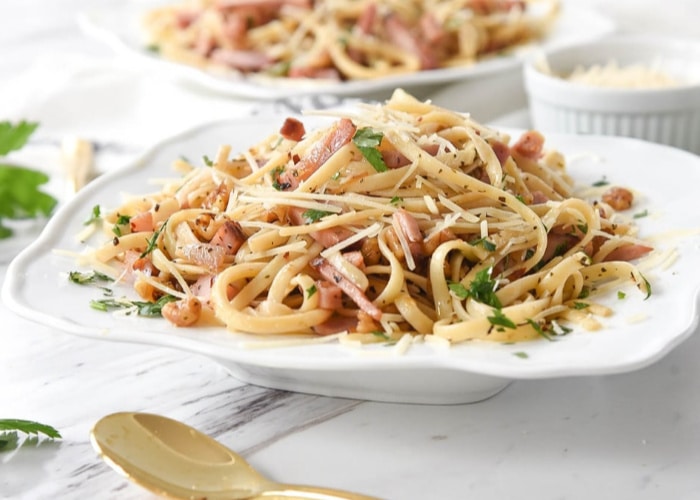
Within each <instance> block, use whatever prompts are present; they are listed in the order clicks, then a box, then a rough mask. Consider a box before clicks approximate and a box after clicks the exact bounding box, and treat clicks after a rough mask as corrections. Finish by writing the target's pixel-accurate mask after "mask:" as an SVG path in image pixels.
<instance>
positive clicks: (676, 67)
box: [524, 35, 700, 154]
mask: <svg viewBox="0 0 700 500" xmlns="http://www.w3.org/2000/svg"><path fill="white" fill-rule="evenodd" d="M543 57H544V59H543ZM543 60H545V61H546V62H547V64H548V66H549V68H548V69H549V70H550V72H547V71H546V70H545V69H544V68H543V65H542V62H543ZM611 61H614V62H616V63H617V64H618V65H619V67H620V68H625V67H628V66H630V65H642V66H643V67H645V68H654V69H656V70H658V71H660V72H661V73H663V74H664V75H668V76H669V77H671V78H673V79H674V80H677V81H679V82H682V83H681V84H679V85H676V86H668V87H659V88H641V87H634V88H619V87H602V86H593V85H589V84H585V83H576V82H572V81H570V80H568V79H566V78H565V77H566V76H568V75H570V74H571V72H572V71H573V70H574V69H575V68H576V67H580V66H583V67H584V68H590V67H591V66H593V65H603V66H604V65H606V64H608V63H610V62H611ZM524 83H525V90H526V93H527V96H528V101H529V108H530V115H531V118H532V124H533V125H534V127H535V128H537V129H539V130H542V131H543V132H547V131H551V132H569V133H584V134H603V135H619V136H627V137H636V138H639V139H644V140H647V141H653V142H658V143H661V144H667V145H670V146H675V147H678V148H682V149H686V150H688V151H691V152H693V153H696V154H700V40H697V41H691V40H678V39H671V38H668V37H652V36H633V35H615V36H610V37H606V38H603V39H600V40H596V41H591V42H586V43H583V44H576V45H570V46H567V47H559V48H556V49H553V50H550V51H546V52H544V53H541V54H538V55H537V56H535V57H532V58H531V59H529V60H528V61H527V62H526V63H525V65H524Z"/></svg>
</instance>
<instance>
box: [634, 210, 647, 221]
mask: <svg viewBox="0 0 700 500" xmlns="http://www.w3.org/2000/svg"><path fill="white" fill-rule="evenodd" d="M648 216H649V210H646V209H645V210H642V211H641V212H637V213H636V214H634V215H633V216H632V217H633V218H635V219H641V218H643V217H648Z"/></svg>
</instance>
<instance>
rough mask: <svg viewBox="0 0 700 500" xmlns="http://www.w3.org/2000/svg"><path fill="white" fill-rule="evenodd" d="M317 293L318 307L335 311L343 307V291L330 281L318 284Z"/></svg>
mask: <svg viewBox="0 0 700 500" xmlns="http://www.w3.org/2000/svg"><path fill="white" fill-rule="evenodd" d="M316 293H318V307H320V308H321V309H328V310H329V311H335V310H337V309H340V308H341V307H342V306H343V291H342V290H341V289H340V287H339V286H338V285H334V284H333V283H329V282H328V281H317V282H316Z"/></svg>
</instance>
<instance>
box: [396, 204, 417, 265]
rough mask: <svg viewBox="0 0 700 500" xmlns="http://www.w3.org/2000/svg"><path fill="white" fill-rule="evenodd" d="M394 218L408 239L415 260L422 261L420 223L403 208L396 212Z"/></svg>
mask: <svg viewBox="0 0 700 500" xmlns="http://www.w3.org/2000/svg"><path fill="white" fill-rule="evenodd" d="M393 218H394V220H395V221H396V223H397V225H398V226H399V228H400V229H401V232H402V233H403V235H404V236H405V238H406V241H407V243H408V249H409V250H410V251H411V255H412V256H413V259H414V260H416V261H418V260H420V259H421V258H422V257H423V233H422V232H421V230H420V227H419V226H418V221H417V220H416V218H415V217H413V216H412V215H411V214H410V213H408V212H407V211H406V210H404V209H403V208H401V209H399V210H397V211H396V212H394V215H393Z"/></svg>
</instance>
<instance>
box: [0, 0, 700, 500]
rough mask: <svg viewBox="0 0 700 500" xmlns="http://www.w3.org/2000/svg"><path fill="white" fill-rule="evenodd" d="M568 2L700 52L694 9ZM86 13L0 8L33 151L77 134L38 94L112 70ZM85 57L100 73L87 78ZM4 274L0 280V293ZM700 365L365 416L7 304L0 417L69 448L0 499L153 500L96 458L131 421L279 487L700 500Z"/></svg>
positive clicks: (693, 356)
mask: <svg viewBox="0 0 700 500" xmlns="http://www.w3.org/2000/svg"><path fill="white" fill-rule="evenodd" d="M569 1H571V2H577V3H579V4H581V5H586V6H589V7H591V8H598V9H600V10H601V11H602V12H604V13H606V14H607V15H609V16H611V17H613V18H614V19H615V20H616V21H617V22H618V25H619V26H620V28H621V29H623V30H625V31H647V30H649V31H655V32H659V33H675V34H681V35H687V36H695V37H698V36H700V33H698V32H697V19H695V18H696V17H697V16H695V15H694V14H693V13H694V12H696V11H697V5H696V2H695V0H675V1H673V0H672V1H671V2H661V1H660V0H625V1H622V0H620V1H619V2H615V3H614V4H613V3H612V2H606V1H604V0H569ZM89 3H90V2H89V1H87V0H65V1H62V2H60V6H59V5H57V4H59V2H51V1H50V0H26V1H20V0H9V1H8V2H7V5H3V12H4V14H3V19H2V20H0V41H2V43H1V44H0V60H1V61H3V64H2V65H0V91H2V92H0V116H2V117H4V116H16V114H17V113H20V112H26V113H27V117H28V118H32V119H38V120H40V121H42V124H43V126H44V129H43V130H44V132H43V133H44V137H59V136H60V135H61V134H66V133H73V132H76V131H81V129H80V124H81V122H80V121H78V120H77V118H75V119H73V120H72V121H71V120H68V117H72V116H73V114H71V113H72V112H73V111H75V109H63V108H62V106H65V105H66V102H70V104H71V105H74V104H75V103H79V102H80V100H79V99H78V98H77V97H76V96H75V95H73V96H72V97H71V98H75V99H76V100H75V101H61V98H62V96H65V95H67V94H61V93H53V94H52V93H51V92H50V91H49V90H50V87H51V85H52V84H55V85H58V84H60V83H61V82H63V83H66V82H67V83H68V84H69V85H68V86H70V85H72V83H73V82H75V81H81V82H84V83H86V87H85V88H84V89H77V90H78V91H80V92H86V93H87V94H85V95H90V94H91V93H96V92H98V91H99V90H100V88H101V85H102V84H103V83H104V82H102V81H101V80H100V78H101V76H102V75H103V74H104V73H103V72H104V71H107V70H110V69H113V65H114V66H117V67H118V66H119V64H118V62H117V61H114V59H113V55H112V54H111V52H110V51H108V50H106V49H105V48H104V47H102V46H100V45H98V44H95V43H94V42H92V41H90V40H88V39H86V38H84V37H83V36H82V35H81V34H80V32H79V31H78V29H77V26H76V25H75V23H74V18H75V14H76V13H77V12H78V11H79V10H80V9H83V8H85V7H86V6H87V5H89ZM684 11H685V12H686V13H687V14H684ZM19 19H22V20H23V21H22V22H19V21H17V20H19ZM24 20H27V21H26V22H25V21H24ZM85 58H87V60H89V61H90V62H91V63H96V64H98V65H102V66H98V69H100V68H101V69H100V70H101V71H103V72H99V71H98V69H93V70H91V71H94V73H89V74H88V76H90V78H84V77H85V75H86V71H85V69H84V67H83V66H80V64H82V62H83V59H85ZM79 63H80V64H79ZM58 66H65V68H66V69H65V72H64V73H61V72H60V71H59V72H58V73H56V67H58ZM47 68H48V69H47ZM48 70H50V71H51V72H53V73H47V71H48ZM69 70H70V71H72V73H70V72H69ZM54 73H55V78H54V79H49V80H46V79H45V77H46V75H47V74H54ZM76 75H80V76H81V78H82V79H79V78H78V77H77V76H76ZM153 88H154V87H153V82H151V81H150V80H149V81H144V82H141V83H140V84H139V85H138V86H137V85H136V84H134V86H133V87H131V86H130V87H129V89H130V91H132V90H133V91H135V90H139V91H143V92H145V93H146V94H145V95H148V96H149V98H150V97H152V96H153ZM23 90H24V91H26V93H23ZM79 95H83V94H79ZM22 99H24V101H23V100H22ZM199 104H200V105H206V104H207V103H206V102H205V100H204V98H203V100H202V101H200V103H199ZM212 109H213V108H212ZM49 111H50V112H49ZM100 112H105V109H103V108H100V107H97V108H96V109H94V110H93V114H99V113H100ZM62 113H63V114H62ZM93 114H91V115H89V116H88V115H83V116H82V120H83V123H88V124H89V126H90V127H92V128H90V130H91V131H93V132H95V134H96V137H95V139H100V140H106V141H110V142H111V141H115V142H116V143H119V141H122V142H123V143H125V144H128V147H127V148H126V149H127V150H128V151H129V152H130V153H131V152H133V150H134V148H136V149H138V148H139V147H141V146H142V145H141V144H140V143H139V142H138V140H139V136H138V135H137V134H136V133H132V134H129V133H128V131H125V132H124V134H123V135H122V136H119V137H115V136H113V134H114V130H117V129H116V128H114V129H110V128H108V127H103V128H102V129H100V128H99V127H98V126H97V122H96V121H95V120H94V116H93ZM60 117H65V118H66V120H67V121H66V122H65V123H63V122H61V121H60V120H59V119H58V118H60ZM142 118H144V119H146V118H145V117H142ZM122 127H123V124H122ZM100 134H101V135H100ZM144 140H145V139H144ZM110 161H111V162H118V158H117V159H116V160H115V158H111V159H110ZM52 168H55V169H56V171H58V167H55V166H54V167H52ZM6 269H7V266H6V263H3V264H0V282H2V280H4V277H5V272H6ZM698 359H700V337H699V336H698V335H697V332H696V334H695V335H693V336H691V338H690V339H689V340H687V341H686V342H684V343H683V344H682V345H681V346H679V347H678V348H676V349H675V350H674V351H672V352H671V353H669V354H668V355H667V356H665V357H664V358H663V359H661V360H660V361H658V362H656V363H655V364H653V365H652V366H649V367H647V368H644V369H641V370H638V371H635V372H631V373H625V374H617V375H608V376H590V377H569V378H560V379H548V380H530V381H519V382H515V383H513V384H511V385H510V386H508V387H507V388H506V389H505V390H504V391H503V392H501V393H500V394H498V395H496V396H495V397H493V398H491V399H489V400H486V401H483V402H480V403H477V404H470V405H454V406H429V405H402V404H389V403H376V402H362V401H355V400H349V399H338V398H328V397H320V396H313V395H305V394H296V393H289V392H284V391H279V390H271V389H265V388H261V387H256V386H251V385H246V384H244V383H241V382H239V381H238V380H236V379H235V378H233V377H231V376H230V375H229V374H228V373H227V372H226V371H225V370H224V369H223V368H222V367H221V366H220V365H218V364H217V363H215V362H213V361H211V360H210V359H208V358H205V357H202V356H195V355H191V354H187V353H184V352H180V351H176V350H173V349H168V348H163V347H151V346H145V345H131V344H115V343H111V342H99V341H94V340H88V339H83V338H79V337H75V336H71V335H67V334H64V333H62V332H60V331H55V330H52V329H49V328H47V327H44V326H40V325H37V324H34V323H31V322H29V321H26V320H24V319H21V318H19V317H17V316H15V315H14V314H12V313H11V312H10V311H8V310H7V308H6V307H5V306H4V305H2V304H0V418H25V419H31V420H37V421H41V422H45V423H48V424H50V425H53V426H54V427H56V428H58V429H59V430H60V431H61V433H62V435H63V438H62V439H61V440H58V441H55V442H51V441H46V440H39V441H36V440H28V441H27V442H25V443H24V445H23V446H22V447H20V448H19V449H18V450H14V451H11V452H5V453H0V498H9V499H30V500H34V499H58V500H62V499H66V500H68V499H76V498H99V499H103V498H104V499H134V500H136V499H147V498H153V496H152V495H151V494H150V493H148V492H147V491H145V490H143V489H141V488H140V487H138V486H135V485H133V484H131V483H130V482H128V481H127V480H125V479H124V478H122V477H120V476H119V475H117V474H116V473H115V472H114V471H112V470H111V469H110V468H109V467H107V466H106V465H105V464H104V463H103V462H102V461H101V460H100V459H99V458H98V457H97V455H96V453H95V452H94V451H93V450H92V447H91V445H90V442H89V430H90V428H91V427H92V425H93V424H94V422H95V421H96V420H97V419H99V418H100V417H101V416H103V415H106V414H108V413H111V412H114V411H122V410H141V411H149V412H155V413H161V414H164V415H167V416H170V417H173V418H176V419H180V420H182V421H185V422H187V423H188V424H190V425H193V426H195V427H197V428H198V429H200V430H202V431H203V432H206V433H208V434H211V435H213V436H215V437H216V438H218V439H219V440H220V441H222V442H223V443H224V444H226V445H228V446H230V447H232V448H234V449H236V450H238V451H240V452H241V453H242V454H243V455H244V456H245V457H246V458H247V459H248V460H249V461H250V462H251V463H252V464H253V465H254V466H255V467H257V468H259V469H260V470H261V471H262V472H263V473H265V474H267V475H269V476H271V477H273V478H275V479H278V480H281V481H285V482H294V483H308V484H318V485H325V486H330V487H335V488H343V489H348V490H354V491H358V492H362V493H365V494H369V495H375V496H378V497H381V498H386V499H396V500H414V499H415V500H417V499H434V498H435V499H438V498H439V499H466V498H469V499H479V500H491V499H493V500H504V499H518V500H529V499H533V500H534V499H537V500H563V499H566V500H589V499H591V498H595V499H616V500H619V499H635V500H647V499H648V500H652V499H654V500H655V499H667V498H674V499H678V500H693V499H697V498H700V475H699V474H698V473H697V470H698V467H700V388H699V387H700V386H698V382H697V381H698V380H700V363H698Z"/></svg>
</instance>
